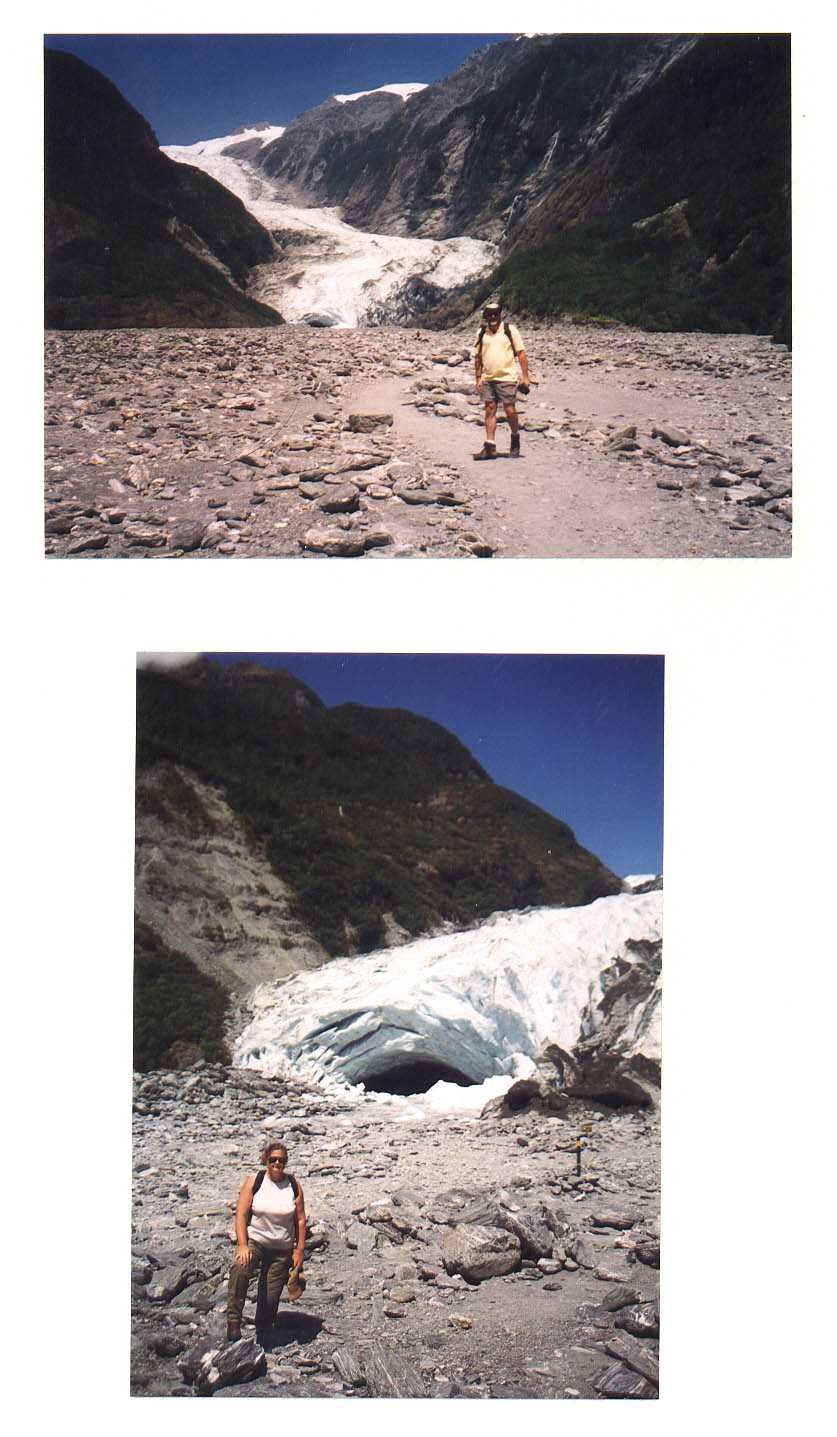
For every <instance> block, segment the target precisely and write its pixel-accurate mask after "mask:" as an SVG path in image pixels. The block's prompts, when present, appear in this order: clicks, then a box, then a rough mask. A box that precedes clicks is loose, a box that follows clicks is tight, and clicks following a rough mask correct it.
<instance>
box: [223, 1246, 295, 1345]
mask: <svg viewBox="0 0 837 1437" xmlns="http://www.w3.org/2000/svg"><path fill="white" fill-rule="evenodd" d="M248 1246H249V1248H250V1252H251V1253H252V1257H251V1258H250V1261H249V1263H247V1265H246V1266H245V1265H244V1264H243V1263H240V1262H234V1263H233V1265H232V1267H231V1268H230V1280H229V1284H228V1286H227V1321H228V1322H241V1314H242V1313H243V1311H244V1300H245V1298H246V1296H247V1288H248V1286H249V1284H250V1281H251V1279H252V1278H253V1277H255V1275H256V1273H257V1272H258V1274H259V1287H258V1293H257V1296H256V1326H257V1327H269V1326H270V1325H271V1323H273V1322H275V1321H276V1311H277V1308H278V1307H279V1298H280V1297H281V1295H282V1288H283V1287H284V1286H285V1283H286V1282H287V1280H288V1273H289V1272H290V1270H291V1253H289V1252H277V1251H275V1249H272V1248H269V1247H261V1246H260V1245H259V1243H257V1242H250V1243H249V1244H248Z"/></svg>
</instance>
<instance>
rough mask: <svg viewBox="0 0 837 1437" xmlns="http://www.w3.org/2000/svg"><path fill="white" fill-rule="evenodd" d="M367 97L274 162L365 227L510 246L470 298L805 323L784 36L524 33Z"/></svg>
mask: <svg viewBox="0 0 837 1437" xmlns="http://www.w3.org/2000/svg"><path fill="white" fill-rule="evenodd" d="M356 103H357V104H366V103H367V101H363V102H356ZM355 108H356V106H355V105H346V106H343V107H342V109H341V110H340V111H338V109H337V107H336V106H333V105H332V106H331V107H330V108H329V107H320V110H319V111H314V112H311V116H312V117H313V118H312V119H311V121H310V123H309V121H308V119H307V118H306V117H302V119H301V120H300V121H298V122H297V124H296V126H295V127H290V128H289V130H288V131H287V132H286V134H285V135H284V136H282V137H281V138H280V139H279V140H277V141H276V142H275V143H274V144H273V145H269V146H266V147H265V149H264V150H263V151H262V152H261V154H260V156H259V160H258V162H259V164H260V165H261V166H262V167H263V169H264V172H265V173H266V174H267V175H269V176H271V177H272V178H274V179H275V180H277V181H279V182H280V183H282V184H284V185H286V186H287V187H288V192H289V193H291V192H292V193H293V194H294V195H295V197H297V198H299V197H300V196H301V197H303V198H305V199H306V200H307V202H308V203H310V204H318V205H323V204H341V205H342V206H343V214H344V218H345V219H347V220H348V221H349V222H350V223H351V224H354V225H357V226H359V227H361V228H363V229H365V230H378V231H383V232H385V233H393V234H404V235H408V234H409V235H413V234H415V235H424V236H434V237H445V236H451V235H460V234H469V235H472V236H476V237H478V238H481V239H487V240H492V241H494V242H496V243H497V244H498V245H499V246H500V248H501V251H502V253H503V256H504V258H505V259H506V263H505V264H504V265H503V266H502V267H501V269H500V270H499V271H497V272H495V273H494V274H492V275H491V276H489V278H488V279H487V280H486V281H484V282H482V283H480V284H478V285H477V286H476V287H475V286H469V287H468V288H467V290H466V293H465V301H464V303H465V307H466V308H470V307H471V306H472V305H473V304H474V302H475V300H479V299H480V298H481V296H482V294H483V293H487V292H489V290H490V289H491V288H496V287H498V286H499V287H500V288H501V290H502V292H503V293H504V294H505V295H506V296H507V297H508V298H509V299H511V300H513V302H514V303H515V304H516V306H517V307H518V308H519V309H526V310H528V311H529V312H532V313H540V314H554V313H560V312H572V311H573V310H576V311H577V310H581V311H582V312H587V313H597V314H604V315H607V316H610V317H614V318H618V319H622V320H624V321H627V322H629V323H641V324H650V326H651V327H655V328H663V329H666V328H690V327H695V328H708V329H713V328H714V329H730V330H732V329H739V330H748V331H754V330H755V331H759V330H762V331H764V330H776V331H778V332H780V334H781V335H782V337H785V334H786V333H787V332H788V323H787V313H786V311H787V306H788V296H789V292H790V44H789V39H788V37H787V36H781V35H767V36H756V35H722V36H698V35H685V36H684V35H610V36H608V35H595V36H585V35H543V36H532V37H519V38H517V39H515V40H512V41H507V42H504V43H502V44H499V45H494V46H491V47H488V48H487V49H485V50H483V51H479V52H477V53H476V54H475V55H473V56H471V57H470V58H469V59H468V60H467V61H466V63H465V64H464V65H463V66H462V67H461V68H460V69H459V70H458V71H457V72H456V73H455V74H454V75H452V76H450V77H448V78H447V79H445V80H442V81H440V82H438V83H437V84H435V85H430V86H428V87H427V88H426V89H425V90H423V91H421V92H420V93H419V94H417V95H414V96H412V97H411V98H410V100H409V102H408V103H406V104H404V105H402V106H400V107H399V108H397V109H395V110H394V111H393V113H392V114H391V116H390V117H389V118H387V119H386V120H385V121H384V122H383V123H380V122H379V123H375V124H374V125H371V124H369V125H365V124H361V123H360V122H356V121H355V120H354V117H353V115H352V111H353V110H354V109H355ZM323 111H325V113H323ZM381 113H383V112H382V111H381ZM376 118H377V117H376ZM292 136H293V138H292ZM450 313H451V310H450V308H449V307H448V306H445V307H443V308H442V309H441V310H440V311H439V315H440V318H442V319H443V318H445V317H447V316H449V314H450Z"/></svg>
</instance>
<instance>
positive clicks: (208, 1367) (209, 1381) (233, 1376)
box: [177, 1337, 267, 1397]
mask: <svg viewBox="0 0 837 1437" xmlns="http://www.w3.org/2000/svg"><path fill="white" fill-rule="evenodd" d="M177 1365H178V1367H179V1368H180V1371H181V1372H182V1373H183V1376H184V1378H185V1379H186V1381H187V1382H191V1383H192V1385H193V1386H194V1389H195V1392H196V1393H197V1395H198V1396H199V1397H211V1396H212V1393H213V1392H215V1391H217V1389H218V1388H219V1387H231V1386H233V1385H234V1384H236V1383H239V1382H250V1381H252V1380H253V1378H254V1377H261V1375H262V1373H263V1372H264V1371H265V1370H266V1367H267V1362H266V1359H265V1354H264V1348H263V1347H261V1346H260V1345H259V1343H258V1342H256V1341H255V1339H254V1338H252V1337H241V1338H239V1340H238V1342H227V1343H225V1344H224V1345H223V1346H218V1345H215V1344H211V1343H207V1342H202V1343H199V1344H198V1346H197V1347H193V1348H191V1349H190V1350H189V1351H188V1352H186V1353H184V1355H183V1356H182V1357H181V1358H180V1360H179V1362H178V1364H177Z"/></svg>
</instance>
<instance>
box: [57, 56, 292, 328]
mask: <svg viewBox="0 0 837 1437" xmlns="http://www.w3.org/2000/svg"><path fill="white" fill-rule="evenodd" d="M45 107H46V128H45V197H46V323H47V325H48V326H50V327H53V328H59V329H109V328H120V327H125V326H130V327H159V326H171V325H195V326H221V325H223V326H227V325H271V324H281V323H282V318H281V316H280V315H279V314H277V313H276V311H275V310H271V309H269V308H268V307H267V306H266V305H263V304H259V303H257V302H255V301H253V300H250V299H248V298H247V297H246V295H245V294H244V293H243V292H242V289H243V286H244V284H245V282H246V279H247V274H248V271H249V269H250V268H251V267H252V266H253V265H256V264H258V263H260V262H262V261H264V260H266V259H268V258H269V257H270V256H271V255H272V253H273V242H272V240H271V238H270V236H269V235H268V234H267V232H266V231H265V230H264V229H263V228H262V227H261V225H259V224H258V223H257V222H256V220H254V219H253V217H252V215H250V214H248V213H247V211H246V209H245V208H244V206H243V205H242V203H241V201H240V200H238V199H237V198H236V197H235V196H233V195H231V194H230V193H229V192H228V191H227V190H225V189H224V188H223V187H222V186H221V185H219V184H216V183H215V181H213V180H211V179H210V178H209V177H208V176H206V175H204V174H201V173H200V171H198V170H195V169H189V168H187V167H185V166H183V165H177V164H175V163H174V162H173V161H172V160H169V159H168V157H167V156H165V155H163V154H161V152H160V150H159V148H158V146H157V141H156V139H155V136H154V133H153V131H152V130H151V128H150V126H149V125H148V123H147V121H145V120H144V119H143V117H142V116H141V115H140V114H138V112H137V111H136V110H134V109H133V108H132V106H131V105H129V104H128V103H127V101H126V100H124V99H123V97H122V95H120V93H119V91H118V90H117V89H116V87H115V86H114V85H112V84H111V83H110V81H109V80H107V79H105V77H104V76H103V75H100V74H99V73H98V71H96V70H94V69H93V68H92V67H91V66H89V65H86V64H85V63H84V62H83V61H82V60H79V59H77V58H76V57H75V56H73V55H69V54H64V53H62V52H60V51H51V50H48V51H47V52H46V56H45Z"/></svg>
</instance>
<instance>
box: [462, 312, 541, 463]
mask: <svg viewBox="0 0 837 1437" xmlns="http://www.w3.org/2000/svg"><path fill="white" fill-rule="evenodd" d="M502 317H503V308H502V305H500V304H497V303H496V302H493V303H491V304H487V305H486V306H485V308H484V309H483V312H482V318H483V325H482V328H481V329H480V332H479V334H478V335H477V340H476V344H475V346H474V369H475V373H476V381H477V393H478V394H480V395H482V398H483V400H484V401H485V443H484V444H483V446H482V449H481V450H480V451H479V454H475V455H474V458H475V459H496V458H497V445H496V443H495V441H494V436H495V433H496V431H497V405H498V404H502V406H503V408H504V410H505V411H506V418H507V419H508V421H509V428H510V430H511V449H510V451H509V453H510V454H511V457H512V459H519V458H520V420H519V419H518V415H517V408H516V406H515V402H514V401H515V396H516V394H517V390H518V387H519V388H520V392H521V394H528V393H529V361H528V359H527V357H526V351H525V349H524V348H523V340H522V339H521V338H520V331H519V330H518V329H517V327H516V326H515V325H513V324H501V320H502ZM518 364H519V365H520V372H521V374H522V375H523V383H522V384H520V385H518V378H517V366H518Z"/></svg>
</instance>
